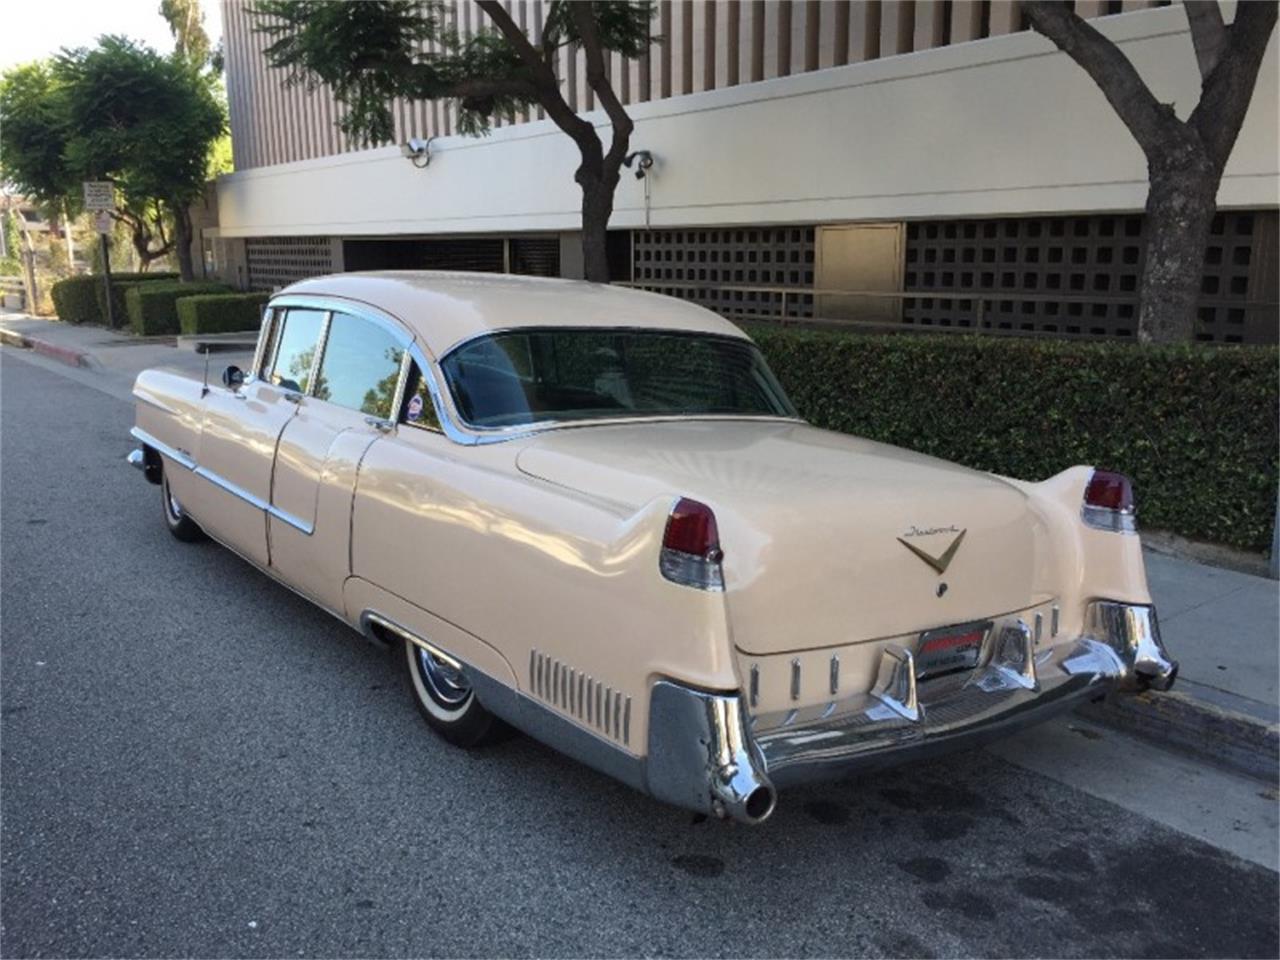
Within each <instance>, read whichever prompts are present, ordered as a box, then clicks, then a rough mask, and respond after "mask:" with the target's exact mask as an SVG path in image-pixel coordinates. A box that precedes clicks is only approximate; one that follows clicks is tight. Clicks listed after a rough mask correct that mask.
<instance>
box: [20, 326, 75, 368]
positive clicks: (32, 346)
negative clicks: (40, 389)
mask: <svg viewBox="0 0 1280 960" xmlns="http://www.w3.org/2000/svg"><path fill="white" fill-rule="evenodd" d="M0 343H6V344H8V345H9V346H11V347H22V348H23V349H24V350H30V351H32V352H33V353H38V354H41V355H42V356H46V357H49V358H50V359H53V360H57V361H59V362H60V363H65V364H67V365H68V366H72V367H92V366H94V365H95V361H94V359H93V355H92V354H89V353H85V352H84V351H82V350H75V349H72V348H71V347H62V346H59V345H58V344H56V343H50V342H49V341H48V340H41V339H40V338H39V337H29V336H27V335H26V334H24V333H18V332H17V331H15V330H6V329H4V328H3V327H0Z"/></svg>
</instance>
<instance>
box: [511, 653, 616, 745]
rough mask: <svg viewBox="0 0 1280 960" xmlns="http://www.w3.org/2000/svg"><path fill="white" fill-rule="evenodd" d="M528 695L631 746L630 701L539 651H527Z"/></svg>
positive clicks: (597, 681) (579, 671)
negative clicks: (530, 694)
mask: <svg viewBox="0 0 1280 960" xmlns="http://www.w3.org/2000/svg"><path fill="white" fill-rule="evenodd" d="M529 691H530V693H532V694H533V696H534V697H537V698H538V699H539V700H543V701H545V702H547V703H548V704H550V705H551V706H553V707H556V708H557V709H559V710H561V711H563V712H564V713H567V714H569V716H571V717H577V718H578V719H579V720H584V721H585V722H586V724H587V725H588V726H590V727H594V728H595V729H596V730H597V731H599V732H600V733H602V734H604V735H605V736H606V737H608V738H610V739H612V740H617V741H619V742H620V743H622V744H624V745H630V743H631V697H630V696H628V695H624V694H623V693H622V691H621V690H614V689H613V687H610V686H606V685H605V684H603V683H601V682H600V681H599V680H596V679H595V678H594V677H591V676H588V675H587V674H586V673H584V672H583V671H581V670H578V669H576V668H574V667H570V666H569V665H568V664H566V663H561V662H560V661H559V660H555V659H553V658H552V657H550V656H548V655H547V654H545V653H543V652H542V651H540V650H537V649H533V650H530V651H529Z"/></svg>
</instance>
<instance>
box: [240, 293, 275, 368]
mask: <svg viewBox="0 0 1280 960" xmlns="http://www.w3.org/2000/svg"><path fill="white" fill-rule="evenodd" d="M275 323H276V308H275V307H274V306H272V305H271V304H270V303H268V304H267V305H266V306H265V307H263V308H262V324H261V326H259V327H258V343H257V345H256V346H255V347H254V348H253V368H252V369H251V370H250V371H249V375H248V376H247V377H245V380H246V382H247V381H252V380H257V379H258V378H259V375H260V374H261V373H262V365H263V364H264V363H266V362H267V344H268V343H269V342H270V341H271V335H272V334H273V333H275Z"/></svg>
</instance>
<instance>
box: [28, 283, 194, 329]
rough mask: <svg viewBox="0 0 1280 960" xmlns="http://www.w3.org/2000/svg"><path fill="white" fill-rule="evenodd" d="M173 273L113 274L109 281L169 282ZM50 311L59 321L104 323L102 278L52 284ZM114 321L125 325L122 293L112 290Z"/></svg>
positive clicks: (104, 304)
mask: <svg viewBox="0 0 1280 960" xmlns="http://www.w3.org/2000/svg"><path fill="white" fill-rule="evenodd" d="M177 276H178V275H177V274H176V273H115V274H112V282H113V285H115V284H131V283H135V282H156V281H172V280H174V279H176V278H177ZM51 293H52V296H53V309H54V310H55V311H56V312H57V314H58V319H59V320H65V321H66V322H67V323H106V322H107V318H106V303H105V298H106V294H105V292H104V291H103V289H102V277H101V276H91V275H88V274H86V275H84V276H79V277H68V278H67V279H66V280H59V281H58V282H57V283H55V284H54V285H53V288H52V291H51ZM116 307H117V311H118V312H117V313H116V322H117V323H118V324H120V325H121V326H123V325H124V322H125V313H124V294H123V293H121V292H120V291H118V290H117V291H116Z"/></svg>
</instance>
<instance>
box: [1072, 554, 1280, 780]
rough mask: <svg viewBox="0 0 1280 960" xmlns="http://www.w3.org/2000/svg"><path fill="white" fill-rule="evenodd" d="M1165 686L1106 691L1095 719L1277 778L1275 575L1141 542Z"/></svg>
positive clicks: (1279, 617) (1279, 665) (1279, 620)
mask: <svg viewBox="0 0 1280 960" xmlns="http://www.w3.org/2000/svg"><path fill="white" fill-rule="evenodd" d="M1145 556H1146V563H1147V579H1148V582H1149V583H1150V586H1151V596H1152V598H1153V599H1154V600H1155V604H1156V610H1157V611H1158V613H1159V616H1160V632H1161V635H1162V636H1163V638H1164V642H1165V646H1167V647H1168V649H1169V653H1170V655H1171V656H1172V657H1173V658H1174V659H1175V660H1177V661H1178V663H1179V665H1180V669H1179V672H1178V680H1177V683H1176V684H1174V688H1173V689H1172V690H1171V691H1169V692H1168V693H1144V694H1139V695H1138V696H1126V697H1115V698H1112V699H1110V700H1108V701H1107V702H1106V703H1104V704H1095V705H1091V706H1090V707H1087V708H1085V712H1086V713H1087V714H1089V715H1090V716H1092V717H1094V718H1095V719H1098V720H1101V721H1103V722H1106V723H1109V724H1112V725H1116V726H1120V727H1122V728H1124V729H1125V730H1126V731H1128V732H1131V733H1136V734H1138V735H1139V736H1143V737H1145V738H1147V739H1151V740H1153V741H1156V742H1158V743H1160V744H1162V745H1164V746H1173V747H1177V748H1179V749H1181V750H1183V751H1187V752H1190V753H1194V754H1196V755H1198V756H1200V757H1202V758H1204V759H1206V760H1210V761H1212V762H1214V763H1217V764H1220V765H1223V766H1226V767H1229V768H1231V769H1234V770H1236V771H1238V772H1241V773H1246V774H1248V775H1250V776H1255V777H1260V778H1262V779H1266V780H1268V781H1272V782H1274V781H1276V780H1277V779H1278V778H1280V699H1278V697H1277V686H1278V682H1280V584H1277V583H1276V581H1274V580H1269V579H1266V578H1264V577H1255V576H1250V575H1249V574H1247V573H1237V572H1235V571H1232V570H1224V569H1222V568H1220V567H1211V566H1207V565H1205V564H1202V563H1194V562H1191V561H1189V560H1180V559H1177V558H1174V557H1170V556H1166V555H1164V554H1159V553H1154V552H1152V551H1150V550H1148V551H1146V553H1145Z"/></svg>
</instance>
